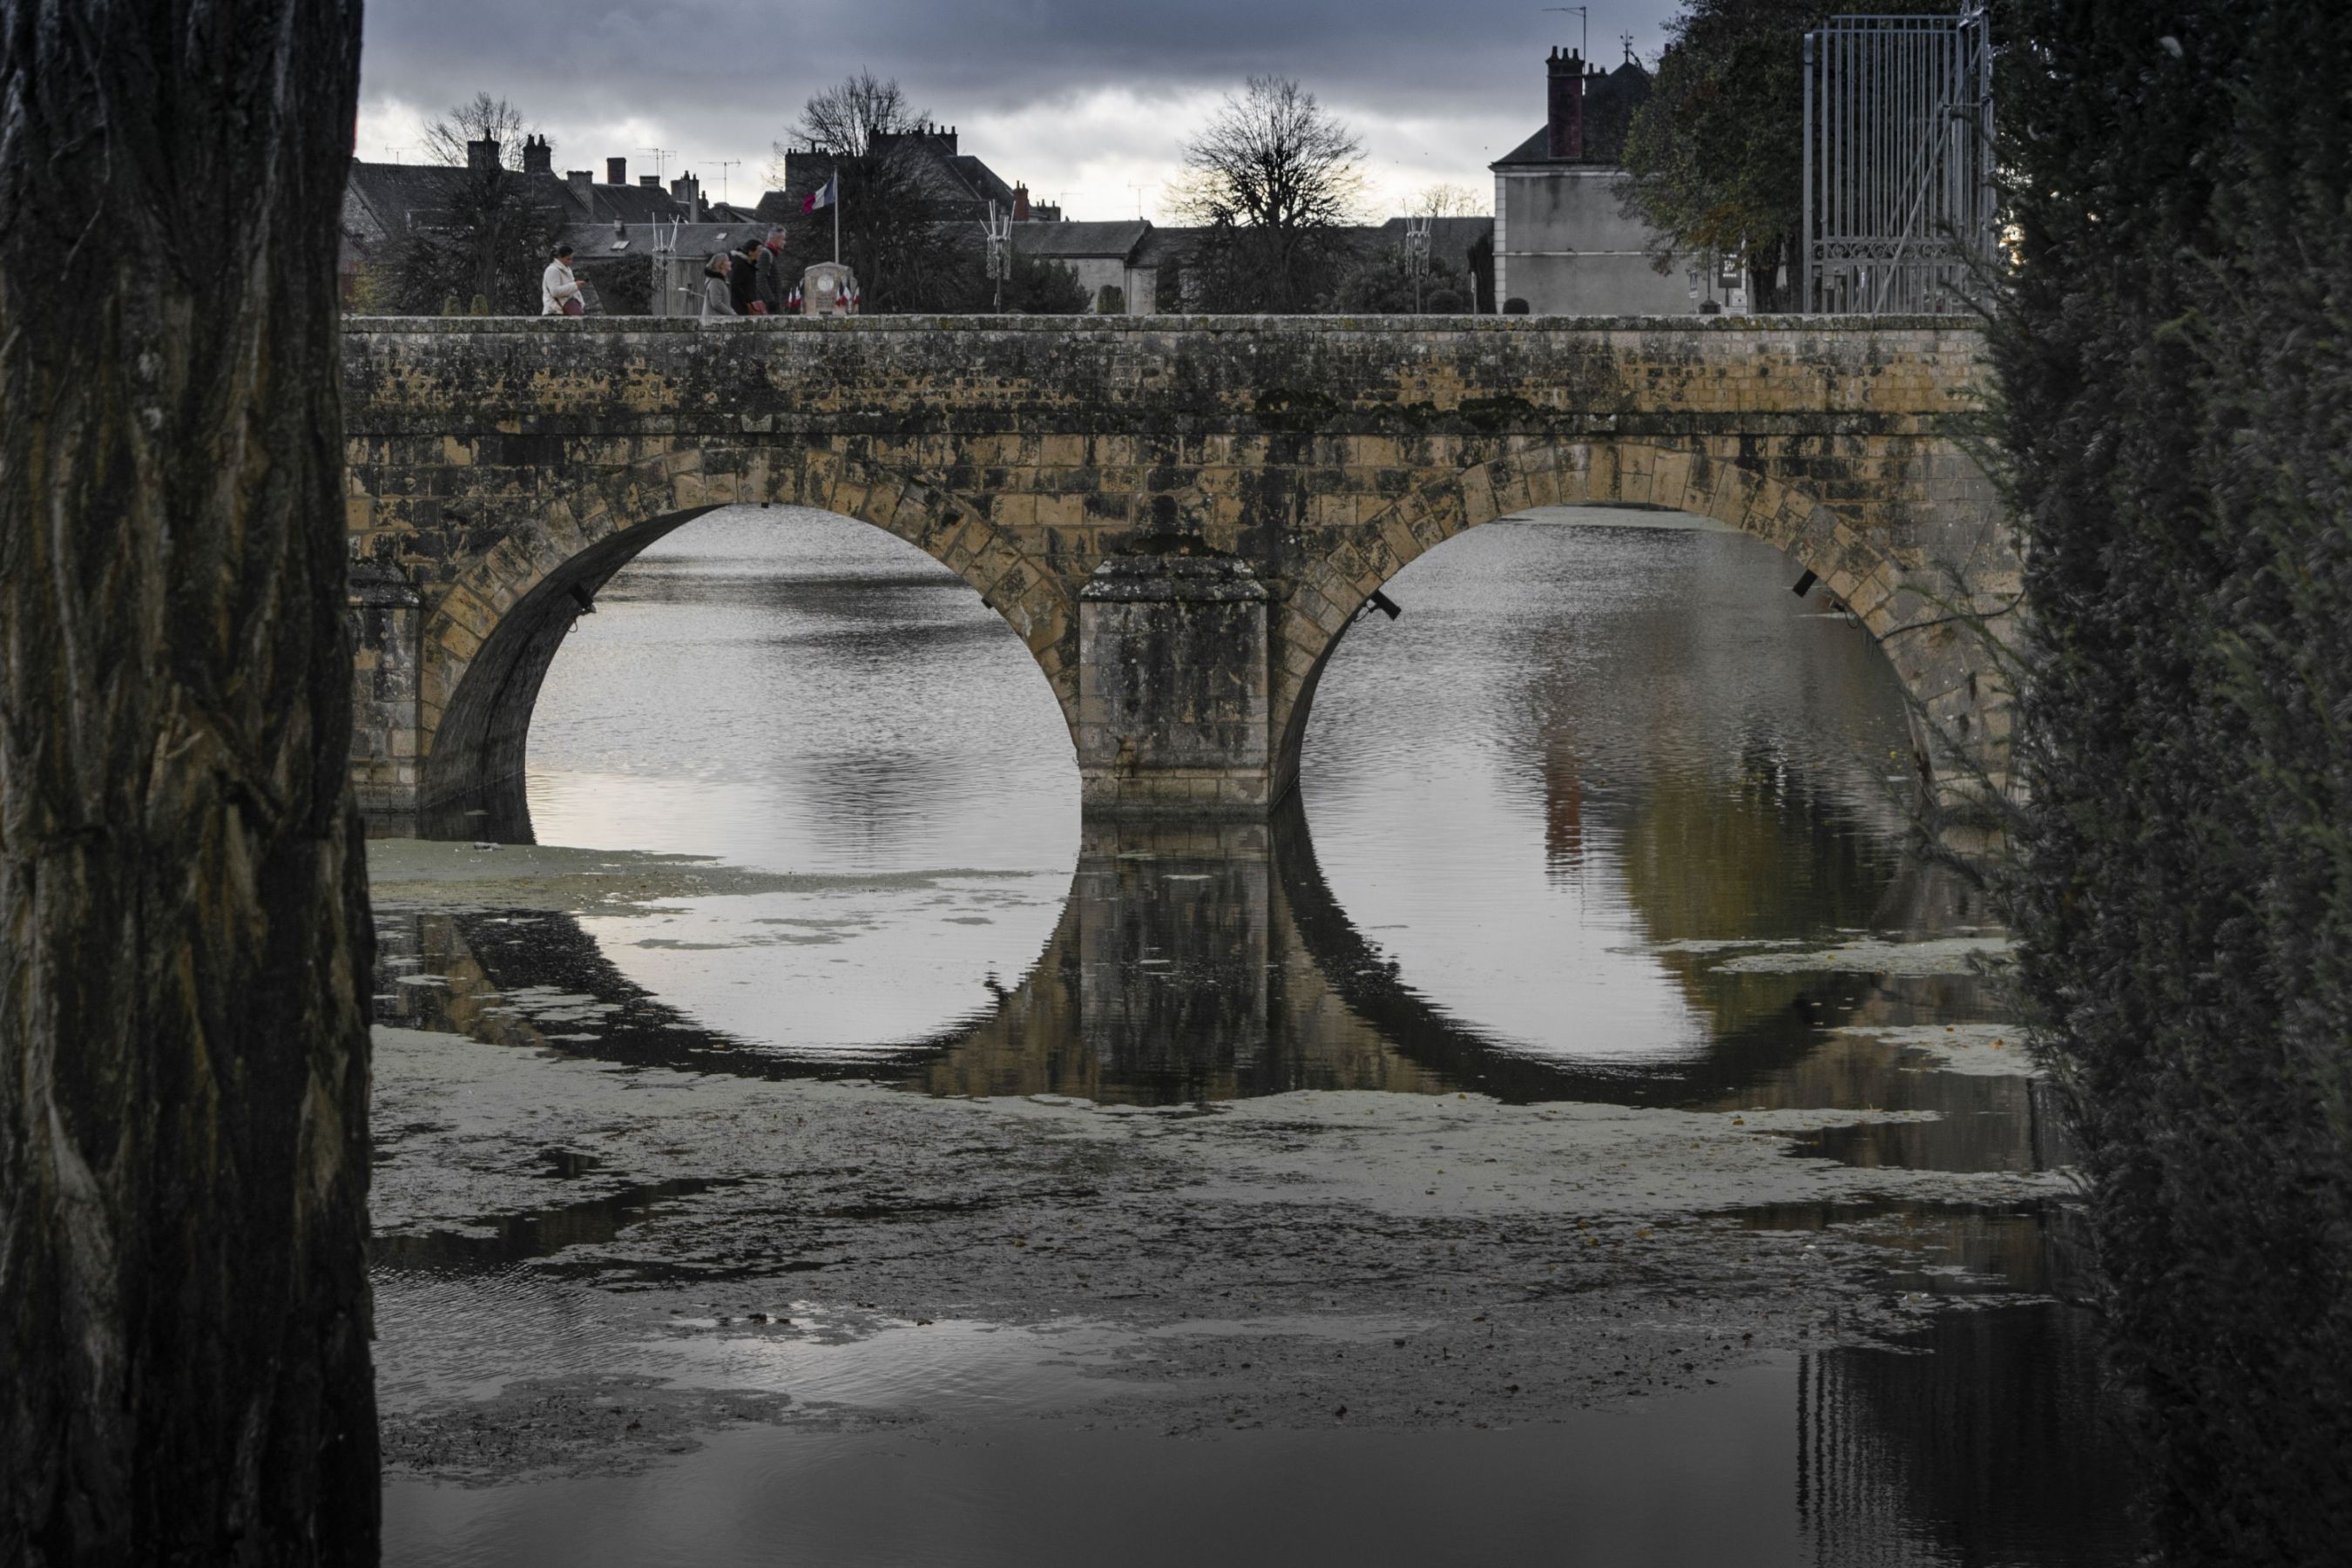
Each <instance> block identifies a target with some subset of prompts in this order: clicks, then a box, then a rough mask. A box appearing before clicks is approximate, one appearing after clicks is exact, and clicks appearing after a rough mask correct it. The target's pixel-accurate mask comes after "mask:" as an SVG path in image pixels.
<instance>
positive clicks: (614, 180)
mask: <svg viewBox="0 0 2352 1568" xmlns="http://www.w3.org/2000/svg"><path fill="white" fill-rule="evenodd" d="M604 183H605V184H608V185H625V184H628V183H629V161H628V160H627V159H626V158H607V159H605V160H604Z"/></svg>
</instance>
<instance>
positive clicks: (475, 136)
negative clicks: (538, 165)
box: [425, 92, 531, 169]
mask: <svg viewBox="0 0 2352 1568" xmlns="http://www.w3.org/2000/svg"><path fill="white" fill-rule="evenodd" d="M530 129H531V127H530V122H529V121H526V120H524V118H523V114H522V110H520V109H517V108H516V107H515V106H514V105H513V104H511V103H509V102H508V101H507V100H505V99H503V98H492V97H491V96H490V95H489V94H488V93H487V92H478V93H476V94H475V95H474V99H473V101H472V102H470V103H458V104H452V105H451V106H450V109H449V112H448V113H447V114H446V115H444V116H442V117H441V118H440V119H438V120H436V121H434V122H433V123H432V124H430V125H428V126H426V127H425V153H427V154H428V155H429V156H430V157H431V158H432V159H433V161H434V162H435V163H448V164H451V165H454V166H455V167H457V168H460V169H462V168H464V167H466V165H467V163H469V162H471V159H470V157H469V156H468V154H467V151H466V144H467V142H480V141H484V140H486V139H487V140H488V141H492V142H497V143H498V144H499V162H500V163H503V164H505V165H506V167H508V168H509V169H520V168H521V167H522V139H523V138H524V137H525V136H526V135H528V134H530Z"/></svg>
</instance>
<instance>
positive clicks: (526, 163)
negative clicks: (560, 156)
mask: <svg viewBox="0 0 2352 1568" xmlns="http://www.w3.org/2000/svg"><path fill="white" fill-rule="evenodd" d="M522 172H523V173H524V174H553V173H555V147H554V144H553V143H551V142H549V141H548V139H547V138H546V137H544V136H526V137H524V138H523V139H522Z"/></svg>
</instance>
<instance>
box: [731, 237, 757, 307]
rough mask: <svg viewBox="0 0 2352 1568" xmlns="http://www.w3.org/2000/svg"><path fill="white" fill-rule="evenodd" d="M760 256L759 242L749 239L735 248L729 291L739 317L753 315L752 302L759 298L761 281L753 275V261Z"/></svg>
mask: <svg viewBox="0 0 2352 1568" xmlns="http://www.w3.org/2000/svg"><path fill="white" fill-rule="evenodd" d="M759 254H760V243H759V241H757V240H753V239H747V240H745V241H744V242H743V243H742V244H741V245H740V246H738V247H735V253H734V256H733V257H732V258H731V264H730V267H729V268H728V271H727V289H728V293H729V294H730V296H731V297H732V302H733V304H734V306H735V313H736V314H737V315H739V316H748V315H751V314H752V310H751V301H752V300H754V299H755V298H757V295H758V289H759V279H757V278H755V277H754V276H753V275H752V259H753V258H755V257H757V256H758V255H759Z"/></svg>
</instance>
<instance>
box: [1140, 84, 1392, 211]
mask: <svg viewBox="0 0 2352 1568" xmlns="http://www.w3.org/2000/svg"><path fill="white" fill-rule="evenodd" d="M1363 155H1364V146H1363V143H1362V142H1360V141H1358V140H1357V138H1356V134H1355V132H1352V131H1350V130H1349V129H1348V127H1347V126H1346V125H1345V124H1344V123H1342V122H1341V121H1339V120H1337V119H1335V118H1333V117H1332V115H1331V114H1330V113H1329V112H1328V111H1327V110H1325V109H1324V108H1323V106H1322V105H1321V104H1319V103H1318V102H1316V101H1315V95H1314V94H1313V93H1311V92H1308V91H1307V89H1305V88H1303V87H1301V86H1299V85H1298V83H1297V82H1296V81H1294V80H1292V79H1290V78H1288V77H1276V76H1254V77H1252V78H1250V79H1249V81H1248V83H1247V84H1246V85H1245V86H1244V88H1243V89H1242V91H1241V92H1240V93H1239V94H1238V95H1234V94H1228V95H1227V96H1226V98H1225V103H1224V107H1223V109H1221V110H1218V111H1217V115H1216V117H1215V118H1214V119H1213V120H1211V121H1209V123H1208V126H1207V128H1206V129H1204V130H1203V131H1202V132H1201V134H1200V135H1199V136H1197V137H1195V138H1193V139H1192V141H1191V142H1187V143H1186V144H1185V147H1184V166H1185V168H1186V169H1187V170H1188V171H1190V173H1189V174H1188V175H1187V177H1186V178H1185V179H1184V181H1183V182H1182V184H1180V185H1179V186H1178V188H1177V193H1176V205H1177V208H1178V210H1179V211H1180V212H1181V213H1182V214H1183V215H1184V216H1186V217H1187V218H1189V219H1190V220H1191V221H1192V222H1194V223H1198V224H1219V223H1231V224H1236V225H1240V226H1245V227H1250V228H1262V229H1266V230H1269V231H1273V232H1276V233H1296V232H1302V231H1305V230H1307V229H1311V228H1316V227H1328V226H1333V225H1337V224H1342V223H1345V222H1347V221H1348V220H1349V218H1350V217H1352V216H1354V215H1355V209H1356V206H1357V203H1358V201H1359V199H1360V197H1361V195H1362V194H1363V184H1364V182H1363V176H1362V174H1360V172H1359V171H1358V169H1357V167H1356V164H1357V163H1358V162H1359V160H1360V159H1361V158H1362V157H1363Z"/></svg>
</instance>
